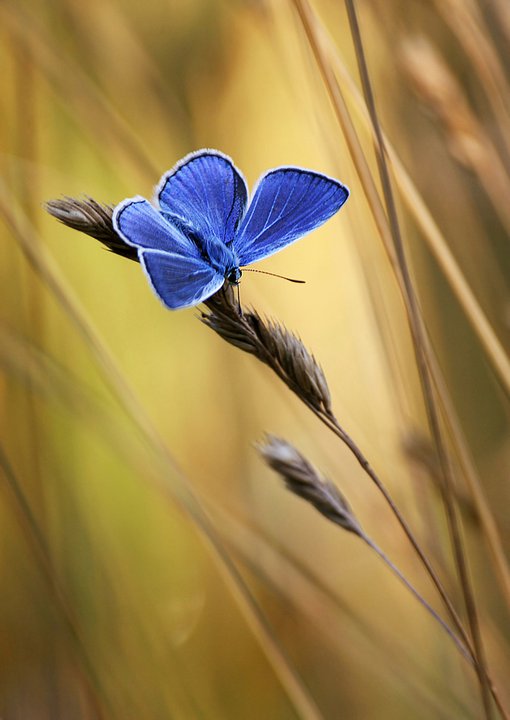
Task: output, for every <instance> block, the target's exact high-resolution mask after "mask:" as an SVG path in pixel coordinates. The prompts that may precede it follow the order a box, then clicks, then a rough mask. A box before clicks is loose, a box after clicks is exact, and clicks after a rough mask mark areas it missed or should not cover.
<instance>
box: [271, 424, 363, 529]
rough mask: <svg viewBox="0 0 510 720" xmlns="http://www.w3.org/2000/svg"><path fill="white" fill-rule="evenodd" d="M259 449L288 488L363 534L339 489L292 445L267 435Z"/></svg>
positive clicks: (348, 527)
mask: <svg viewBox="0 0 510 720" xmlns="http://www.w3.org/2000/svg"><path fill="white" fill-rule="evenodd" d="M258 450H259V452H260V454H261V455H262V457H263V458H264V460H265V461H266V463H267V464H268V465H269V467H270V468H272V469H273V470H274V471H275V472H277V473H278V474H279V475H280V476H281V477H282V478H283V481H284V482H285V486H286V487H287V489H288V490H290V491H291V492H293V493H294V494H295V495H298V496H299V497H301V498H303V499H304V500H306V501H307V502H309V503H310V504H311V505H313V506H314V508H315V509H316V510H318V511H319V512H320V513H321V514H322V515H324V516H325V517H327V518H328V520H331V522H334V523H335V524H336V525H340V527H342V528H344V530H348V531H349V532H353V533H355V534H356V535H359V536H361V535H362V530H361V526H360V524H359V523H358V521H357V520H356V518H355V517H354V515H353V512H352V510H351V507H350V506H349V503H348V502H347V500H346V499H345V497H344V496H343V495H342V493H341V492H340V490H339V489H338V488H337V487H336V485H334V484H333V483H332V482H331V481H329V480H326V479H325V478H323V477H322V476H321V475H320V474H319V472H318V471H317V470H316V469H315V468H314V467H313V465H311V463H309V462H308V460H306V458H305V457H303V455H301V453H300V452H298V451H297V450H296V448H295V447H294V446H293V445H291V444H290V443H288V442H286V441H285V440H282V439H280V438H277V437H274V436H273V435H268V436H267V438H266V441H265V442H264V443H261V444H260V445H259V446H258Z"/></svg>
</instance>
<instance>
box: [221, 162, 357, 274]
mask: <svg viewBox="0 0 510 720" xmlns="http://www.w3.org/2000/svg"><path fill="white" fill-rule="evenodd" d="M348 197H349V190H348V189H347V188H346V187H345V185H342V184H341V183H339V182H338V181H337V180H333V179H332V178H329V177H327V176H326V175H322V174H320V173H315V172H311V171H309V170H302V169H300V168H279V169H277V170H271V171H270V172H268V173H266V175H264V176H263V177H262V178H261V180H260V181H259V183H258V185H257V188H256V190H255V193H254V195H253V198H252V200H251V203H250V206H249V208H248V211H247V213H246V215H245V217H244V219H243V221H242V223H241V225H240V227H239V229H238V232H237V234H236V237H235V240H234V250H235V251H236V253H237V256H238V258H239V262H240V264H241V265H249V264H250V263H253V262H256V261H257V260H261V259H262V258H265V257H268V256H269V255H272V254H273V253H275V252H278V250H281V249H282V248H284V247H285V246H286V245H289V244H290V243H292V242H294V241H295V240H297V239H298V238H300V237H302V236H303V235H305V234H306V233H308V232H310V231H311V230H313V229H314V228H317V227H319V226H320V225H322V224H323V223H325V222H326V220H328V219H329V218H330V217H331V216H332V215H334V214H335V213H336V212H337V211H338V210H339V209H340V208H341V207H342V205H343V204H344V202H345V201H346V200H347V198H348Z"/></svg>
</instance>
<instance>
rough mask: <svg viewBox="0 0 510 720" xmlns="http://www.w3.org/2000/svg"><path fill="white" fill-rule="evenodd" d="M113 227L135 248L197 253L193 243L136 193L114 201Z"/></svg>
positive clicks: (184, 254)
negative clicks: (121, 200) (125, 198)
mask: <svg viewBox="0 0 510 720" xmlns="http://www.w3.org/2000/svg"><path fill="white" fill-rule="evenodd" d="M113 227H114V228H115V230H116V231H117V232H118V234H119V235H120V236H121V238H122V239H123V240H124V241H125V242H126V243H127V244H128V245H133V246H134V247H137V248H138V249H139V250H140V249H143V248H149V249H152V250H164V251H165V252H170V253H176V254H178V255H183V256H186V257H195V258H200V257H201V256H200V251H199V249H198V247H197V246H196V245H195V243H194V242H193V241H192V240H190V239H189V238H188V237H187V236H186V235H185V234H184V233H182V232H181V231H180V230H179V228H178V227H176V226H175V225H173V224H172V223H171V222H169V221H168V220H167V219H165V218H164V217H163V216H162V215H161V213H160V212H158V211H157V210H156V208H154V207H153V206H152V205H151V204H150V202H148V201H147V200H145V199H144V198H142V197H140V196H137V197H134V198H128V199H127V200H123V202H121V203H120V204H119V205H117V207H116V208H115V210H114V211H113Z"/></svg>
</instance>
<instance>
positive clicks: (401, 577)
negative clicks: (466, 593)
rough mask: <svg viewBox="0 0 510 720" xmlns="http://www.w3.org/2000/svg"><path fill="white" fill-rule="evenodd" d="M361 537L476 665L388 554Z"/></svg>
mask: <svg viewBox="0 0 510 720" xmlns="http://www.w3.org/2000/svg"><path fill="white" fill-rule="evenodd" d="M359 537H360V538H361V539H362V540H363V541H364V542H366V544H367V545H368V546H369V547H370V548H371V549H372V550H373V551H374V552H375V553H376V554H377V555H378V556H379V557H380V558H381V560H382V561H383V562H384V563H385V564H386V565H387V566H388V567H389V568H390V570H391V571H392V572H393V573H394V574H395V575H396V576H397V577H398V579H399V580H400V582H402V583H403V584H404V585H405V587H406V588H407V589H408V590H409V591H410V592H411V593H412V594H413V595H414V597H415V598H416V600H418V602H419V603H420V605H423V607H424V608H425V610H427V612H429V613H430V615H432V617H433V618H434V619H435V620H436V621H437V622H438V623H439V624H440V625H441V627H442V628H443V630H444V631H445V632H446V633H447V635H448V636H449V637H450V638H451V639H452V640H453V642H454V643H455V645H456V646H457V648H458V650H459V652H460V653H461V654H462V655H463V656H464V658H465V659H466V660H467V661H468V662H469V663H471V664H472V665H474V661H473V657H472V654H471V651H469V650H468V649H467V648H466V646H465V645H463V644H462V643H461V642H460V640H459V638H458V637H457V636H456V635H455V633H454V632H453V631H452V629H451V628H450V626H449V625H448V624H447V623H445V621H444V620H443V618H442V617H441V616H440V615H439V614H438V613H437V612H436V611H435V610H434V608H433V607H432V606H431V605H430V604H429V603H428V602H427V601H426V600H425V598H424V597H423V595H421V594H420V593H419V592H418V590H417V589H416V588H415V587H414V585H413V584H412V583H411V582H409V580H408V579H407V578H406V576H405V575H404V573H403V572H402V571H401V570H399V569H398V567H397V566H396V565H395V564H394V563H393V562H392V560H390V558H389V557H388V556H387V555H386V553H385V552H384V551H383V550H381V548H380V547H379V546H378V545H377V544H376V543H375V542H374V541H373V540H372V538H370V537H369V536H368V535H366V534H365V533H364V532H363V531H362V530H361V531H360V532H359Z"/></svg>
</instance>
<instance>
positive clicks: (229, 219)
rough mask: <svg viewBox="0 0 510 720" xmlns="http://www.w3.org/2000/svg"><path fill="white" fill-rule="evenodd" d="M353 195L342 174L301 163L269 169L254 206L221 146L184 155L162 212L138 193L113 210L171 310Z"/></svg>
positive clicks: (162, 192) (169, 176) (163, 186)
mask: <svg viewBox="0 0 510 720" xmlns="http://www.w3.org/2000/svg"><path fill="white" fill-rule="evenodd" d="M348 197H349V190H348V189H347V188H346V187H345V185H342V184H341V183H339V182H338V181H337V180H333V179H332V178H329V177H327V176H326V175H322V174H320V173H316V172H312V171H311V170H303V169H302V168H297V167H280V168H276V169H275V170H269V171H268V172H267V173H265V174H264V175H263V176H262V177H261V178H260V180H259V182H258V184H257V186H256V188H255V191H254V193H253V197H252V198H251V202H250V203H249V204H248V189H247V186H246V182H245V180H244V178H243V176H242V174H241V173H240V172H239V170H238V169H237V168H236V167H235V165H234V163H233V162H232V160H231V159H230V158H229V157H227V156H226V155H223V153H221V152H219V151H217V150H199V151H197V152H195V153H191V154H190V155H187V156H186V157H185V158H183V159H182V160H181V161H180V162H179V163H177V165H176V166H175V167H174V168H173V169H172V170H170V171H169V172H167V173H166V174H165V175H163V177H162V178H161V182H160V183H159V185H158V187H157V199H158V202H159V210H158V209H156V208H155V207H154V206H153V205H151V204H150V203H149V202H148V201H147V200H145V199H144V198H142V197H140V196H137V197H133V198H128V199H127V200H124V201H123V202H121V203H120V204H119V205H117V207H116V208H115V210H114V213H113V225H114V227H115V230H116V231H117V232H118V234H119V235H120V236H121V237H122V239H123V240H124V241H125V242H126V243H127V244H128V245H132V246H134V247H135V248H137V250H138V257H139V260H140V262H141V264H142V267H143V269H144V271H145V274H146V275H147V278H148V280H149V283H150V284H151V286H152V289H153V290H154V292H155V293H156V295H157V296H158V297H159V298H160V299H161V301H162V302H163V303H164V304H165V305H166V306H167V307H168V308H170V309H171V310H176V309H178V308H186V307H191V306H193V305H197V304H198V303H200V302H202V301H204V300H207V298H209V297H210V296H211V295H213V294H214V293H215V292H216V291H217V290H219V289H220V288H221V287H222V285H223V284H224V282H225V281H227V282H228V283H231V284H233V285H237V284H238V283H239V280H240V279H241V274H242V273H241V269H240V268H241V266H243V265H250V264H251V263H254V262H257V261H258V260H262V258H266V257H269V255H272V254H273V253H275V252H278V250H281V249H282V248H284V247H285V246H286V245H290V243H292V242H294V241H295V240H297V239H298V238H300V237H301V236H303V235H305V234H306V233H308V232H310V230H313V229H314V228H317V227H319V226H320V225H322V224H323V223H324V222H326V220H328V219H329V218H330V217H331V216H332V215H334V214H335V213H336V212H337V211H338V210H339V209H340V208H341V207H342V205H343V204H344V202H345V201H346V200H347V198H348Z"/></svg>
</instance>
